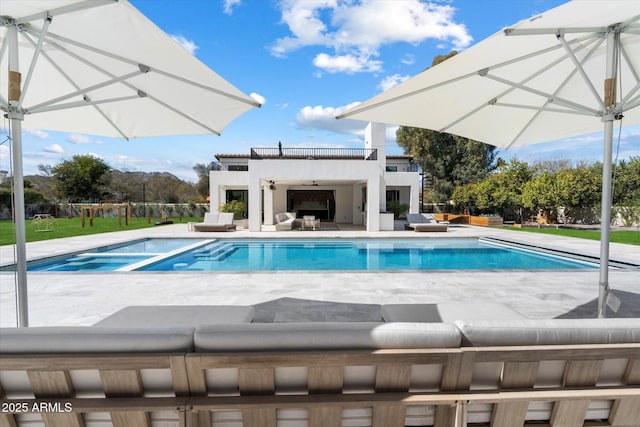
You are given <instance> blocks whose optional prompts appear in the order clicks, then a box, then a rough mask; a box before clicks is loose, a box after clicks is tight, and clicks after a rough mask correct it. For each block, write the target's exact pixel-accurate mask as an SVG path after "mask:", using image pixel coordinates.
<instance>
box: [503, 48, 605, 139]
mask: <svg viewBox="0 0 640 427" xmlns="http://www.w3.org/2000/svg"><path fill="white" fill-rule="evenodd" d="M594 40H595V42H596V43H594V45H593V46H592V47H591V50H589V52H587V54H586V55H585V56H584V58H582V61H581V64H584V63H585V62H587V61H588V60H589V59H590V58H591V57H592V56H593V54H594V53H595V52H596V50H597V49H598V48H599V47H600V46H601V45H602V43H604V38H602V37H597V38H595V39H594ZM584 47H586V46H584ZM576 51H577V50H576ZM565 57H566V55H565ZM576 72H577V70H576V69H574V70H573V71H572V72H571V73H569V75H567V77H566V78H565V79H564V81H563V82H562V83H561V84H560V85H558V88H557V89H556V91H555V92H554V95H555V94H556V93H558V92H559V91H560V90H561V89H562V88H564V87H565V86H566V85H567V83H568V82H569V81H570V80H571V79H572V78H573V76H575V74H576ZM549 102H550V100H547V102H545V104H544V106H543V107H542V108H543V109H542V110H540V111H538V112H537V113H535V114H534V115H533V117H531V119H529V121H528V122H527V123H526V124H525V125H524V126H523V127H522V129H520V132H518V134H517V135H516V137H515V138H513V140H512V141H511V143H509V145H507V146H506V147H505V148H506V149H509V148H510V147H511V146H512V145H513V144H515V142H516V141H517V140H518V139H519V138H520V136H521V135H522V134H524V132H525V131H526V130H527V129H529V127H530V126H531V124H532V123H533V121H534V120H535V119H536V118H537V117H538V115H539V114H540V113H541V112H542V111H545V109H546V108H545V106H546V105H548V104H549ZM546 110H547V111H553V110H552V109H546ZM565 114H575V112H572V111H570V110H567V111H565Z"/></svg>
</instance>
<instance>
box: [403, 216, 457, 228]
mask: <svg viewBox="0 0 640 427" xmlns="http://www.w3.org/2000/svg"><path fill="white" fill-rule="evenodd" d="M405 228H406V229H407V230H411V229H412V230H413V231H441V232H444V231H447V230H448V229H449V225H448V224H445V223H439V222H438V221H436V219H435V218H434V216H433V215H431V214H407V224H405Z"/></svg>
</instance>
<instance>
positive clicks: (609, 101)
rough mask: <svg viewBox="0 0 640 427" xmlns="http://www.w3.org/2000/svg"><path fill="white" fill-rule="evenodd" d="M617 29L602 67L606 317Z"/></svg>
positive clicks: (601, 305) (602, 303)
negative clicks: (603, 79)
mask: <svg viewBox="0 0 640 427" xmlns="http://www.w3.org/2000/svg"><path fill="white" fill-rule="evenodd" d="M619 42H620V38H619V32H618V31H614V30H613V29H610V31H609V33H608V34H607V57H606V69H605V72H606V74H605V81H604V87H605V93H604V100H603V104H604V107H605V109H606V110H605V111H604V115H603V118H602V120H603V122H604V152H603V165H602V213H601V215H600V280H599V283H598V285H599V286H598V290H599V291H598V317H607V297H608V295H609V237H610V234H609V231H610V229H611V205H612V194H611V193H612V191H611V170H612V158H613V121H614V120H615V118H616V114H615V111H614V110H615V107H616V70H617V68H618V63H617V55H616V54H617V51H618V49H619Z"/></svg>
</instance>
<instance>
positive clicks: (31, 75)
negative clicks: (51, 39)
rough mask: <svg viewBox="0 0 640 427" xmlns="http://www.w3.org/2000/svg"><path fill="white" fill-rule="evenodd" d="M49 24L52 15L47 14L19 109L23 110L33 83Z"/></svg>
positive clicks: (19, 102)
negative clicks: (23, 104)
mask: <svg viewBox="0 0 640 427" xmlns="http://www.w3.org/2000/svg"><path fill="white" fill-rule="evenodd" d="M49 24H51V15H49V14H46V16H45V18H44V23H43V25H42V30H40V36H39V37H38V44H37V45H36V46H35V50H34V51H33V56H32V57H31V63H30V64H29V71H27V77H26V78H25V80H24V84H23V85H22V91H21V92H20V98H19V99H18V108H22V103H23V102H24V96H25V94H26V93H27V90H28V89H29V83H31V77H33V71H34V70H35V68H36V63H37V62H38V56H40V53H42V44H43V43H44V39H45V37H46V35H47V31H48V30H49Z"/></svg>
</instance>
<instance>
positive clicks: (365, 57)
mask: <svg viewBox="0 0 640 427" xmlns="http://www.w3.org/2000/svg"><path fill="white" fill-rule="evenodd" d="M130 1H131V3H132V4H133V5H134V6H136V7H137V8H138V9H139V10H140V11H141V12H142V13H143V14H145V15H146V16H147V17H148V18H149V19H151V20H152V21H153V22H154V23H155V24H156V25H158V26H159V27H160V28H161V29H163V30H164V31H165V32H166V33H168V34H169V35H171V36H173V37H174V39H175V40H176V41H178V42H179V43H180V44H182V45H183V46H184V47H185V48H186V49H188V50H190V51H192V52H193V54H194V55H195V56H196V57H198V58H199V59H200V60H201V61H202V62H204V63H205V64H207V65H208V66H209V67H211V68H212V69H213V70H215V71H216V72H217V73H218V74H220V75H221V76H222V77H224V78H225V79H227V80H228V81H229V82H231V83H232V84H233V85H235V86H236V87H238V88H239V89H240V90H242V91H243V92H245V93H246V94H250V95H251V96H252V97H254V98H255V99H257V100H259V101H260V102H262V103H263V106H262V108H260V109H254V110H252V111H250V112H248V113H246V114H245V115H243V116H241V117H240V118H239V119H237V120H235V121H234V122H232V123H231V124H230V125H229V126H228V127H227V128H226V129H225V130H224V132H223V133H222V136H215V135H211V136H184V137H162V138H142V139H135V140H131V141H124V140H117V139H109V138H99V137H95V136H91V135H71V134H64V133H54V132H46V131H42V130H34V129H24V133H25V135H24V138H23V144H24V145H23V152H24V173H25V175H29V174H36V173H38V165H39V164H49V165H55V164H56V163H59V162H60V161H62V160H66V159H70V158H71V157H72V156H73V155H74V154H93V155H95V156H98V157H100V158H102V159H104V160H105V161H106V162H107V163H108V164H109V165H110V166H112V167H113V168H116V169H120V170H126V171H147V172H152V171H167V172H171V173H173V174H175V175H176V176H178V177H180V178H182V179H187V180H190V181H195V180H196V176H195V173H194V172H193V170H192V167H193V165H194V164H196V163H208V162H210V161H213V160H215V159H214V155H215V154H217V153H249V149H250V148H251V147H275V146H277V144H278V141H282V144H283V146H285V147H301V146H314V147H324V146H340V147H361V146H362V144H363V142H362V134H363V131H364V126H365V124H363V123H362V122H356V121H350V120H340V121H338V120H335V118H334V117H335V115H336V114H338V113H339V112H341V111H342V110H344V109H345V108H347V107H348V106H350V105H353V103H355V102H360V101H365V100H366V99H368V98H370V97H372V96H374V95H376V94H378V93H380V92H381V91H383V90H385V89H387V88H389V87H391V86H393V85H394V84H397V83H399V82H401V81H403V80H404V79H406V78H408V77H411V76H414V75H416V74H418V73H419V72H421V71H422V70H424V69H425V68H427V67H429V66H430V65H431V61H432V60H433V58H434V57H435V56H436V55H441V54H447V53H448V52H450V51H451V50H453V49H457V50H463V49H465V48H468V47H470V46H472V45H473V44H474V43H477V42H479V41H480V40H482V39H483V38H485V37H488V36H490V35H491V34H493V33H495V32H496V31H499V30H500V29H501V28H503V27H505V26H508V25H511V24H513V23H515V22H517V21H520V20H522V19H525V18H528V17H530V16H532V15H535V14H536V13H539V12H542V11H545V10H547V9H550V8H553V7H555V6H558V5H560V4H562V3H564V2H565V0H431V1H426V0H368V1H367V0H130ZM395 129H396V128H395V127H392V126H389V127H388V132H387V133H388V142H387V144H388V147H387V152H388V153H391V154H401V153H402V150H401V149H400V148H399V147H398V146H397V145H396V143H395ZM599 140H601V135H600V134H597V135H587V136H583V137H576V138H572V139H571V140H565V141H563V143H562V144H557V143H555V144H536V145H533V146H530V147H526V148H522V149H517V150H510V151H502V152H501V154H500V155H501V157H503V158H504V159H506V160H508V159H510V158H512V157H514V156H517V157H518V158H520V159H522V160H526V161H530V162H534V161H537V160H544V159H570V160H573V161H576V162H578V161H594V160H599V159H601V158H602V153H601V144H599V143H598V141H599ZM615 149H616V147H614V150H615ZM614 154H615V151H614ZM619 156H620V158H628V157H631V156H640V127H633V128H626V129H623V130H622V137H621V141H620V149H619ZM9 168H10V164H9V156H8V150H7V144H3V145H0V169H5V170H9Z"/></svg>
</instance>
